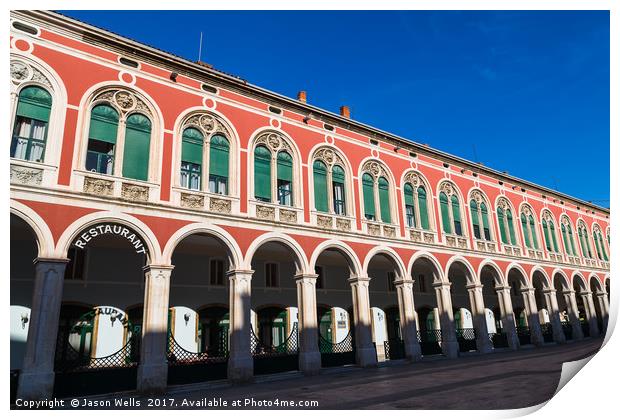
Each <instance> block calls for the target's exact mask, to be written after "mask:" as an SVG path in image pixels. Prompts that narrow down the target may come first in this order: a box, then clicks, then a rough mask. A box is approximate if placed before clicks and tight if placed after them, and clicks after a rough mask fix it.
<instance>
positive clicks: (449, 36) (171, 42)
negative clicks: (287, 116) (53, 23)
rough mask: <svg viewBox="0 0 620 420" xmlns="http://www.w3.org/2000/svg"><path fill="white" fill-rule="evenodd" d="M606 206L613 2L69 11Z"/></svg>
mask: <svg viewBox="0 0 620 420" xmlns="http://www.w3.org/2000/svg"><path fill="white" fill-rule="evenodd" d="M63 13H64V14H66V15H69V16H72V17H75V18H77V19H80V20H83V21H85V22H88V23H91V24H94V25H96V26H100V27H103V28H105V29H109V30H111V31H113V32H117V33H119V34H121V35H124V36H127V37H130V38H133V39H135V40H137V41H140V42H144V43H146V44H149V45H152V46H154V47H157V48H160V49H162V50H165V51H168V52H171V53H174V54H177V55H180V56H182V57H185V58H187V59H190V60H196V59H197V57H198V42H199V36H200V35H199V34H200V32H201V31H203V32H204V37H205V41H204V48H203V53H202V60H203V61H206V62H208V63H210V64H213V65H214V66H215V68H217V69H219V70H222V71H225V72H228V73H232V74H235V75H237V76H240V77H242V78H244V79H246V80H248V81H249V82H251V83H253V84H256V85H259V86H261V87H264V88H266V89H269V90H272V91H275V92H278V93H281V94H284V95H286V96H290V97H295V96H296V93H297V91H299V90H306V91H307V92H308V102H309V103H311V104H313V105H315V106H318V107H321V108H324V109H327V110H331V111H334V112H337V110H338V108H339V106H340V105H343V104H347V105H349V106H350V107H351V112H352V117H353V118H354V119H355V120H358V121H360V122H363V123H366V124H370V125H373V126H375V127H378V128H381V129H383V130H385V131H389V132H392V133H394V134H398V135H400V136H403V137H405V138H409V139H411V140H415V141H418V142H421V143H427V144H429V145H430V146H432V147H435V148H437V149H439V150H443V151H446V152H449V153H452V154H455V155H458V156H461V157H463V158H466V159H470V160H472V161H475V162H482V163H484V164H485V165H487V166H489V167H492V168H494V169H497V170H501V171H508V172H509V173H510V174H512V175H515V176H518V177H521V178H524V179H527V180H529V181H532V182H535V183H538V184H540V185H544V186H547V187H550V188H553V189H557V190H559V191H561V192H564V193H566V194H569V195H572V196H575V197H578V198H581V199H584V200H587V201H589V200H593V202H594V203H595V204H599V205H602V206H605V207H607V206H609V201H608V200H609V15H608V12H605V11H602V12H600V11H585V12H584V11H575V12H570V11H533V12H529V11H515V12H503V11H499V12H484V11H482V12H478V11H464V12H456V11H454V12H449V11H436V12H432V11H431V12H423V11H411V12H409V11H407V12H401V11H382V12H377V11H372V12H364V11H341V12H338V11H335V12H334V11H332V12H329V11H328V12H324V11H312V12H307V11H306V12H291V11H285V12H270V11H259V12H239V11H223V12H220V11H162V12H159V11H79V12H78V11H65V12H63Z"/></svg>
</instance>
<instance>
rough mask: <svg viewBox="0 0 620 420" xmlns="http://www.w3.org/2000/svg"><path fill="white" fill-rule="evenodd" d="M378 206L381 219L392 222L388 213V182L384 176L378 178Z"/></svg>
mask: <svg viewBox="0 0 620 420" xmlns="http://www.w3.org/2000/svg"><path fill="white" fill-rule="evenodd" d="M378 187H379V207H380V208H381V221H382V222H384V223H392V216H391V213H390V184H389V182H388V180H387V179H385V178H384V177H381V178H379V182H378Z"/></svg>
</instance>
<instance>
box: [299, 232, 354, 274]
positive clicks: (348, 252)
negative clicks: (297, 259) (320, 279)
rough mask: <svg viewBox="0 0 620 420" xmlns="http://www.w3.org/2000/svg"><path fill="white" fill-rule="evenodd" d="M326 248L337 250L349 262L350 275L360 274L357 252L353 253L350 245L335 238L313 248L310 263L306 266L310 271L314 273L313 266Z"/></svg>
mask: <svg viewBox="0 0 620 420" xmlns="http://www.w3.org/2000/svg"><path fill="white" fill-rule="evenodd" d="M328 249H333V250H336V251H338V252H339V253H340V254H341V255H342V256H343V257H344V258H345V259H346V260H347V263H348V264H349V270H350V271H351V274H352V275H361V274H362V272H363V269H362V264H361V263H360V260H359V258H358V257H357V254H355V251H353V249H351V247H350V246H349V245H347V244H346V243H344V242H342V241H339V240H336V239H330V240H328V241H325V242H322V243H321V244H319V245H318V246H317V247H316V248H315V249H314V252H313V253H312V256H311V257H310V264H309V267H308V269H309V270H311V273H314V267H315V266H316V263H317V261H318V259H319V257H320V255H321V253H323V251H326V250H328Z"/></svg>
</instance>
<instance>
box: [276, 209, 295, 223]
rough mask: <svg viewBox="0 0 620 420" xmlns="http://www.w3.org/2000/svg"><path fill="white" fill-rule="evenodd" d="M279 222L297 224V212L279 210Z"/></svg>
mask: <svg viewBox="0 0 620 420" xmlns="http://www.w3.org/2000/svg"><path fill="white" fill-rule="evenodd" d="M280 221H281V222H289V223H295V222H297V212H296V211H295V210H286V209H280Z"/></svg>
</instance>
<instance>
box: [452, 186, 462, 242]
mask: <svg viewBox="0 0 620 420" xmlns="http://www.w3.org/2000/svg"><path fill="white" fill-rule="evenodd" d="M451 200H452V217H453V218H454V233H455V234H457V235H462V234H463V227H462V225H461V204H460V203H459V199H458V197H457V196H456V195H453V196H452V198H451Z"/></svg>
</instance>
